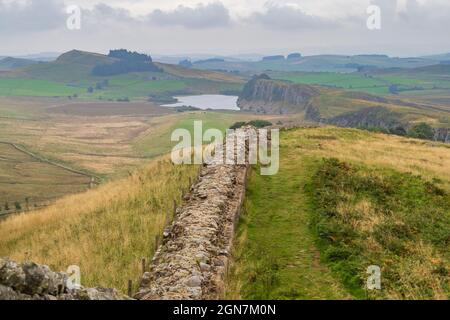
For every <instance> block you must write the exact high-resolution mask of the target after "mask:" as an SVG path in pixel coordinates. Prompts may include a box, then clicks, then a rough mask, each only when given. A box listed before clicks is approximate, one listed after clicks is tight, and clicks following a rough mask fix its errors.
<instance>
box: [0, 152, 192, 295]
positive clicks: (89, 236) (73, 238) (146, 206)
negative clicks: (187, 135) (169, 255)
mask: <svg viewBox="0 0 450 320" xmlns="http://www.w3.org/2000/svg"><path fill="white" fill-rule="evenodd" d="M197 172H198V168H197V167H196V166H173V165H172V164H171V162H170V161H169V160H167V159H159V160H155V161H154V162H152V163H151V164H149V165H148V166H147V167H145V168H144V169H142V170H138V171H136V172H135V173H133V174H132V175H131V176H130V177H128V178H125V179H122V180H119V181H116V182H111V183H108V184H105V185H103V186H101V187H99V188H98V189H94V190H90V191H88V192H85V193H82V194H78V195H73V196H68V197H66V198H63V199H61V200H59V201H58V202H57V203H55V204H54V205H53V206H51V207H48V208H47V209H44V210H40V211H37V212H34V213H28V214H25V215H21V216H14V217H12V218H8V219H7V220H2V221H0V256H9V257H11V258H13V259H17V260H20V261H23V260H28V259H29V260H32V261H35V262H38V263H43V264H47V265H49V266H50V267H52V268H53V269H54V270H66V269H67V267H68V266H69V265H74V264H75V265H78V266H80V268H81V277H82V279H81V281H82V284H83V285H85V286H104V287H115V288H118V289H121V290H122V291H123V292H124V293H126V288H127V281H128V279H132V280H134V283H135V284H136V283H137V281H138V280H139V277H140V275H141V259H142V258H147V261H149V258H151V257H152V256H153V253H154V250H155V243H154V242H155V236H156V235H160V234H161V233H162V230H163V227H164V225H165V222H166V219H171V218H172V216H171V215H172V213H173V201H174V199H176V200H177V201H178V202H179V201H180V198H181V193H182V190H186V189H187V187H188V184H189V183H188V180H189V177H191V178H192V179H194V178H195V177H196V175H197Z"/></svg>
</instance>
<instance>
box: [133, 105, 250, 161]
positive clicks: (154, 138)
mask: <svg viewBox="0 0 450 320" xmlns="http://www.w3.org/2000/svg"><path fill="white" fill-rule="evenodd" d="M254 118H255V116H253V115H242V114H238V113H235V112H207V111H201V112H192V113H184V114H182V115H180V116H179V117H176V118H174V119H171V120H168V121H169V123H167V125H165V126H163V127H162V128H161V129H160V130H158V132H151V133H150V134H149V135H146V136H144V137H141V138H140V139H138V140H137V141H136V142H135V143H134V147H135V149H136V150H138V151H139V152H140V153H142V154H144V155H145V156H147V157H154V156H158V155H162V154H166V153H169V152H170V151H171V149H172V148H173V147H174V146H175V145H176V144H177V143H178V142H171V141H170V140H171V139H170V138H171V135H172V132H173V131H174V130H175V129H186V130H188V131H189V132H190V133H191V137H192V139H193V137H194V122H195V121H202V124H203V133H204V132H205V131H206V130H208V129H219V130H220V131H222V132H225V130H226V129H228V128H229V127H230V126H231V125H232V124H233V123H235V122H237V121H239V120H241V119H244V120H252V119H254Z"/></svg>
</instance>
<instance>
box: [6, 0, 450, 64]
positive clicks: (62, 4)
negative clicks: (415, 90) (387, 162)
mask: <svg viewBox="0 0 450 320" xmlns="http://www.w3.org/2000/svg"><path fill="white" fill-rule="evenodd" d="M371 4H375V5H378V6H379V7H380V8H381V18H382V19H381V30H372V31H371V30H369V29H368V28H367V26H366V21H367V18H368V16H369V15H368V14H367V12H366V10H367V8H368V6H369V5H371ZM68 5H78V6H79V7H80V8H82V11H81V12H82V16H81V29H80V30H69V29H68V28H67V27H66V20H67V18H68V17H69V15H68V14H67V13H66V7H67V6H68ZM449 30H450V1H449V0H398V1H396V0H270V1H266V0H211V1H210V0H183V1H181V0H107V1H106V0H0V41H1V45H0V55H18V54H30V53H37V52H64V51H68V50H71V49H81V50H87V51H96V52H107V51H108V50H109V49H111V48H122V47H124V48H128V49H132V50H139V51H143V52H147V53H151V54H168V55H169V54H170V55H174V54H180V55H183V54H190V53H191V54H192V53H207V54H226V55H232V54H245V53H261V54H287V53H289V52H293V51H296V52H302V53H303V54H308V55H310V54H321V53H340V54H355V53H386V54H390V55H395V56H397V55H398V56H414V55H423V54H433V53H443V52H450V37H449Z"/></svg>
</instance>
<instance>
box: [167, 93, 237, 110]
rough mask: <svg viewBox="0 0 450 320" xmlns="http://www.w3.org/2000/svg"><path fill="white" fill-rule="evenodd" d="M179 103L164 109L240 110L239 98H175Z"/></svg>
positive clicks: (213, 96)
mask: <svg viewBox="0 0 450 320" xmlns="http://www.w3.org/2000/svg"><path fill="white" fill-rule="evenodd" d="M175 99H177V100H178V102H177V103H172V104H166V105H163V107H182V106H192V107H196V108H199V109H202V110H206V109H213V110H240V109H239V108H238V106H237V100H238V97H236V96H224V95H219V94H202V95H198V96H183V97H175Z"/></svg>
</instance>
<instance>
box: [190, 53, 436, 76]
mask: <svg viewBox="0 0 450 320" xmlns="http://www.w3.org/2000/svg"><path fill="white" fill-rule="evenodd" d="M434 64H436V60H434V59H427V58H397V57H389V56H386V55H377V54H366V55H355V56H344V55H316V56H304V57H301V56H299V55H298V54H295V55H293V56H291V58H288V59H285V58H284V56H281V55H279V56H268V57H264V58H263V60H261V61H229V60H225V61H222V62H220V61H210V62H206V63H202V64H196V65H195V66H194V67H196V68H199V69H209V70H227V71H236V70H237V71H241V72H253V73H256V72H268V71H304V72H354V71H358V70H359V69H361V68H366V69H367V68H369V69H374V68H375V69H376V68H380V69H383V68H417V67H423V66H429V65H434Z"/></svg>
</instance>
